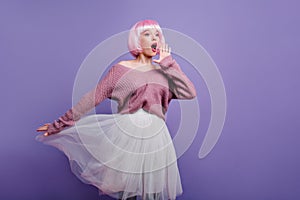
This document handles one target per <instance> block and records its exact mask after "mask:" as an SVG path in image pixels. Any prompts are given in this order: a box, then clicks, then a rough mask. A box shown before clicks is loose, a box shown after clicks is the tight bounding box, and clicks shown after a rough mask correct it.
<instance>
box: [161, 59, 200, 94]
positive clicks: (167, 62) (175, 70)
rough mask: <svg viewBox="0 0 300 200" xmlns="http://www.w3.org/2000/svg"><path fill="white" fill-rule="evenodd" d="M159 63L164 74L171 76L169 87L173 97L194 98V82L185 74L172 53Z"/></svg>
mask: <svg viewBox="0 0 300 200" xmlns="http://www.w3.org/2000/svg"><path fill="white" fill-rule="evenodd" d="M159 64H160V66H161V68H162V69H163V72H164V74H165V75H166V76H167V77H168V78H169V87H170V90H171V92H172V94H173V97H172V98H173V99H192V98H194V97H196V95H197V93H196V90H195V86H194V84H193V83H192V82H191V80H190V79H189V78H188V77H187V76H186V75H185V74H184V72H183V71H182V70H181V68H180V67H179V65H178V63H177V62H176V61H175V59H173V58H172V56H171V55H169V56H167V57H165V58H164V59H163V60H161V62H160V63H159Z"/></svg>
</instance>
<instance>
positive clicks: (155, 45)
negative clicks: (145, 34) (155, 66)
mask: <svg viewBox="0 0 300 200" xmlns="http://www.w3.org/2000/svg"><path fill="white" fill-rule="evenodd" d="M156 47H157V44H156V43H154V44H152V45H151V49H152V51H153V52H156Z"/></svg>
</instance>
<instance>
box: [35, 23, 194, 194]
mask: <svg viewBox="0 0 300 200" xmlns="http://www.w3.org/2000/svg"><path fill="white" fill-rule="evenodd" d="M128 48H129V51H130V52H131V54H132V55H133V56H134V57H135V59H133V60H126V61H121V62H119V63H117V64H115V65H114V66H112V67H111V68H110V70H109V71H108V72H107V74H106V75H105V77H104V78H103V79H102V80H101V81H99V83H98V84H97V86H96V87H95V88H94V89H93V90H91V91H90V92H88V93H87V94H85V95H84V96H83V97H82V98H81V100H80V101H79V102H78V103H77V104H76V105H75V106H74V107H73V108H71V109H70V110H68V111H67V112H66V113H65V115H63V116H61V117H60V118H59V119H58V120H55V121H54V122H53V123H47V124H45V125H43V126H41V127H39V128H38V129H37V131H42V132H45V133H44V134H42V135H38V136H37V138H36V139H37V140H38V141H41V142H43V143H45V144H48V145H52V146H54V147H56V148H58V149H60V150H61V151H63V152H64V153H65V155H66V156H67V157H68V158H69V161H70V165H71V169H72V171H73V173H74V174H75V175H76V176H77V177H78V178H79V179H80V180H82V181H83V182H85V183H87V184H92V185H94V186H96V187H97V188H98V189H99V194H108V195H110V196H112V197H114V198H117V199H122V200H124V199H136V198H137V197H138V196H139V197H141V198H142V199H149V200H150V199H176V196H177V195H179V194H181V193H182V187H181V180H180V175H179V171H178V167H177V161H176V160H177V158H176V153H175V149H174V146H173V143H172V138H171V137H170V133H169V131H168V128H167V126H166V123H165V113H166V111H167V109H168V105H169V103H170V101H171V99H192V98H194V97H195V96H196V91H195V88H194V85H193V83H192V82H191V81H190V80H189V79H188V77H187V76H186V75H185V74H184V73H183V72H182V70H181V69H180V67H179V65H178V64H177V62H176V61H175V60H174V59H173V58H172V56H171V49H170V48H169V47H168V45H167V44H165V40H164V36H163V33H162V30H161V28H160V26H159V24H158V23H157V22H156V21H153V20H143V21H140V22H137V23H136V24H135V25H134V26H133V27H132V28H131V30H130V33H129V39H128ZM156 54H159V59H158V60H154V59H152V58H153V56H155V55H156ZM153 62H155V63H157V64H153ZM105 98H109V99H113V100H115V101H117V103H118V113H116V114H111V115H108V114H95V115H89V116H85V117H83V115H84V114H85V113H87V112H88V111H89V110H91V109H92V108H93V107H95V106H96V105H98V104H99V103H100V102H102V101H103V100H104V99H105ZM75 122H76V124H75ZM74 125H76V126H74ZM56 133H59V134H56Z"/></svg>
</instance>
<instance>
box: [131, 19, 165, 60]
mask: <svg viewBox="0 0 300 200" xmlns="http://www.w3.org/2000/svg"><path fill="white" fill-rule="evenodd" d="M152 28H155V29H156V30H158V32H159V39H160V43H164V42H165V38H164V36H163V33H162V30H161V28H160V26H159V24H158V23H157V22H156V21H154V20H142V21H139V22H137V23H136V24H135V25H133V26H132V28H131V29H130V32H129V37H128V49H129V51H130V53H131V54H132V55H133V56H134V57H137V56H138V55H139V53H140V52H141V51H142V49H141V47H140V35H141V33H142V32H143V31H145V30H146V29H152Z"/></svg>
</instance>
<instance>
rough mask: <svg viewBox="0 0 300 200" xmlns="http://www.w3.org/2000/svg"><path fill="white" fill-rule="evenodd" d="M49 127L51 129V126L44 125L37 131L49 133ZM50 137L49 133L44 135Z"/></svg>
mask: <svg viewBox="0 0 300 200" xmlns="http://www.w3.org/2000/svg"><path fill="white" fill-rule="evenodd" d="M48 127H49V124H44V125H43V126H40V127H39V128H38V129H36V131H38V132H43V131H47V130H48ZM48 135H49V133H48V132H46V133H44V136H48Z"/></svg>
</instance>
